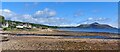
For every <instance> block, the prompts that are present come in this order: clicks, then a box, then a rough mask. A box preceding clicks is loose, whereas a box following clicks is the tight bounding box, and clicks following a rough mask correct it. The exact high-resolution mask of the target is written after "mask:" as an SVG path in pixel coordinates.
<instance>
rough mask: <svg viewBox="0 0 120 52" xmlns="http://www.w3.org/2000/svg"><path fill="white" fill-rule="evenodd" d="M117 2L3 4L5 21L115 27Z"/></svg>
mask: <svg viewBox="0 0 120 52" xmlns="http://www.w3.org/2000/svg"><path fill="white" fill-rule="evenodd" d="M117 9H118V4H117V2H3V3H2V15H3V16H5V18H6V19H7V20H13V21H23V22H31V23H38V24H45V25H52V26H77V25H79V24H86V23H93V22H99V23H102V24H109V25H111V26H114V27H117V26H118V23H117V21H118V20H117V19H118V10H117Z"/></svg>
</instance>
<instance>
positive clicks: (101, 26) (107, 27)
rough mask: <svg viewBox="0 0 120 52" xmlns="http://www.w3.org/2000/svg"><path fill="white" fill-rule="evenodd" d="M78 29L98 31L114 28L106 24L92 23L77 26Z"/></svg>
mask: <svg viewBox="0 0 120 52" xmlns="http://www.w3.org/2000/svg"><path fill="white" fill-rule="evenodd" d="M77 27H78V28H99V29H113V28H114V27H112V26H110V25H107V24H99V23H97V22H94V23H92V24H81V25H79V26H77Z"/></svg>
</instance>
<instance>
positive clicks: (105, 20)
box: [78, 17, 110, 24]
mask: <svg viewBox="0 0 120 52" xmlns="http://www.w3.org/2000/svg"><path fill="white" fill-rule="evenodd" d="M109 20H110V18H104V17H89V18H87V19H85V20H81V21H79V22H78V24H80V23H82V24H90V23H93V22H104V23H105V22H108V21H109Z"/></svg>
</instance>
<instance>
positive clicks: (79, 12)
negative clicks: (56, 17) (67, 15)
mask: <svg viewBox="0 0 120 52" xmlns="http://www.w3.org/2000/svg"><path fill="white" fill-rule="evenodd" d="M82 15H83V13H82V12H81V11H77V12H76V13H75V14H74V16H75V17H80V16H82Z"/></svg>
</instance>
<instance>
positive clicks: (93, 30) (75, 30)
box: [17, 28, 120, 39]
mask: <svg viewBox="0 0 120 52" xmlns="http://www.w3.org/2000/svg"><path fill="white" fill-rule="evenodd" d="M58 30H64V31H74V32H109V33H118V29H92V28H91V29H81V28H58ZM17 36H60V37H63V38H95V39H120V38H110V37H106V36H64V35H47V34H34V35H33V34H17Z"/></svg>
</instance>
